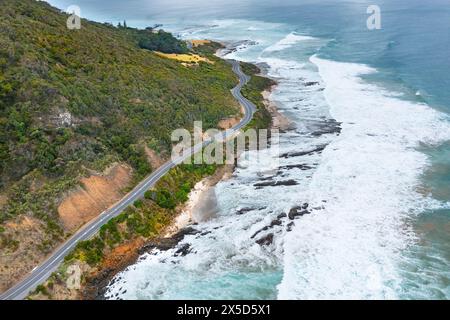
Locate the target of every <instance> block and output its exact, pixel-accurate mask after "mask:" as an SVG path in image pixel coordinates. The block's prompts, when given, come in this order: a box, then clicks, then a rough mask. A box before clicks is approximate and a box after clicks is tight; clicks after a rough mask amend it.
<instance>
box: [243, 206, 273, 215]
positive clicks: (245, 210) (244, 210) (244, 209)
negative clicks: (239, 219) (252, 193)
mask: <svg viewBox="0 0 450 320" xmlns="http://www.w3.org/2000/svg"><path fill="white" fill-rule="evenodd" d="M266 208H267V207H260V208H242V209H239V210H238V211H237V212H236V214H237V215H243V214H245V213H247V212H250V211H253V210H264V209H266Z"/></svg>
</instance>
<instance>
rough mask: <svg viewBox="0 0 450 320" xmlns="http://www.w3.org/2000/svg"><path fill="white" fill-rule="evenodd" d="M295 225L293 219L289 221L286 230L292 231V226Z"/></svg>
mask: <svg viewBox="0 0 450 320" xmlns="http://www.w3.org/2000/svg"><path fill="white" fill-rule="evenodd" d="M294 226H295V223H294V222H293V221H292V222H291V223H289V224H288V225H287V226H286V231H287V232H291V231H292V228H293V227H294Z"/></svg>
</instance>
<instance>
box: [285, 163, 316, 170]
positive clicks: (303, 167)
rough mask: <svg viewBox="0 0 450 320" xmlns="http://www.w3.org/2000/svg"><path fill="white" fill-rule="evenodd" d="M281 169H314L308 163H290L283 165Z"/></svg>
mask: <svg viewBox="0 0 450 320" xmlns="http://www.w3.org/2000/svg"><path fill="white" fill-rule="evenodd" d="M280 169H285V170H291V169H300V170H303V171H305V170H310V169H312V167H310V166H308V165H306V164H290V165H287V166H282V167H280Z"/></svg>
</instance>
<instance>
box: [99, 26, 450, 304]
mask: <svg viewBox="0 0 450 320" xmlns="http://www.w3.org/2000/svg"><path fill="white" fill-rule="evenodd" d="M214 25H215V27H214V28H210V29H208V31H207V32H206V33H204V31H201V32H198V33H196V34H195V35H196V37H198V38H205V37H210V38H214V39H219V40H230V39H231V40H233V41H234V40H236V41H239V40H253V41H257V42H258V43H259V44H258V45H254V46H247V47H245V48H244V47H242V48H241V47H238V48H237V51H236V52H234V53H233V54H232V57H234V58H237V59H240V60H245V61H255V60H256V59H258V57H259V62H264V63H266V64H267V65H268V66H269V75H270V76H272V77H275V78H277V79H278V80H279V86H278V87H277V88H276V90H275V91H274V92H273V93H272V95H271V98H272V99H273V100H274V101H275V102H276V103H277V106H278V107H279V109H280V112H282V113H283V114H284V115H286V116H288V117H289V118H290V119H291V120H293V122H294V123H295V125H296V128H295V129H294V130H292V131H288V132H286V133H283V134H282V135H281V136H280V142H279V149H280V153H281V154H289V153H298V152H301V151H307V150H312V149H314V148H315V147H317V146H324V145H328V146H327V147H326V149H325V150H324V151H323V153H322V154H320V153H312V154H308V155H305V156H299V157H287V158H281V159H280V164H279V166H280V170H278V171H277V172H275V171H271V170H267V172H265V173H261V172H260V170H259V168H255V167H253V166H251V165H250V166H246V165H245V162H244V163H243V165H242V166H240V167H238V168H237V169H236V171H235V173H234V177H233V178H232V179H230V180H227V181H223V182H221V183H219V184H218V186H217V187H216V189H215V192H216V195H217V205H218V208H219V212H218V214H217V217H216V218H215V219H213V220H210V221H207V222H205V223H201V224H199V225H197V226H195V228H196V229H197V230H199V232H200V233H198V234H196V235H189V236H187V237H186V238H185V239H183V241H181V242H180V244H179V245H178V246H177V247H176V248H174V249H171V250H168V251H166V252H160V251H157V250H154V251H152V252H151V253H149V254H146V255H144V256H143V257H141V259H140V261H139V262H138V263H137V264H135V265H133V266H131V267H130V268H129V269H128V270H126V271H124V272H122V273H121V274H119V275H118V277H117V278H116V279H115V283H114V284H112V285H110V286H109V288H108V293H107V297H109V298H123V299H136V298H141V299H161V298H163V299H181V298H184V299H211V298H214V299H220V298H223V299H233V298H234V299H248V298H254V299H263V298H276V297H277V296H278V298H283V299H298V298H306V299H308V298H333V299H337V298H395V297H397V296H398V293H399V292H400V291H401V290H403V288H400V285H401V278H402V275H401V272H402V271H401V268H399V267H398V261H399V260H400V259H402V257H401V256H402V251H403V249H405V248H406V247H407V246H408V245H409V244H410V243H412V242H414V241H415V236H414V234H413V233H412V231H411V230H410V227H409V224H408V221H409V220H408V219H409V217H411V216H412V215H414V214H415V213H417V212H422V211H423V210H424V209H426V208H430V207H434V206H436V207H437V206H439V205H440V204H439V203H435V202H434V201H432V200H430V199H429V198H427V197H426V196H424V195H422V194H420V193H419V192H418V186H419V184H420V181H419V177H420V175H421V173H422V172H423V170H424V168H426V166H427V165H428V159H427V158H426V156H425V155H424V154H422V153H420V152H418V151H417V150H416V147H417V146H418V145H419V143H431V144H434V143H439V142H440V141H443V140H446V139H450V127H449V125H448V122H446V121H444V120H445V119H444V120H443V119H442V118H443V116H442V115H441V114H439V113H438V112H436V111H434V110H433V109H431V108H429V107H428V106H427V105H424V104H420V103H414V102H410V101H405V100H401V99H400V98H401V96H400V95H399V94H396V93H393V92H390V91H388V90H386V89H383V88H381V87H378V86H374V85H371V84H369V83H367V82H365V81H363V80H362V79H361V76H362V75H365V74H369V73H373V72H376V70H374V69H372V68H369V67H367V66H364V65H359V64H349V63H339V62H333V61H328V60H324V59H319V58H317V57H313V58H312V59H311V61H312V63H313V64H314V65H315V66H317V67H318V69H319V71H320V75H319V73H318V72H317V69H316V68H315V66H314V65H313V64H311V63H310V62H308V61H301V62H300V61H297V60H296V58H295V57H294V56H292V58H291V59H290V60H287V59H280V58H276V57H278V56H279V53H278V51H279V50H284V49H286V48H289V47H290V46H296V49H298V46H304V47H306V46H308V45H310V46H313V48H315V47H314V46H315V45H316V44H315V43H316V42H317V43H318V42H320V41H312V40H313V39H314V38H304V37H303V36H299V35H296V34H295V33H290V34H289V35H288V36H287V37H286V38H284V39H282V40H281V41H278V40H279V39H280V38H281V37H282V34H283V33H281V34H280V33H279V32H278V33H277V34H275V33H274V31H273V30H276V28H272V27H270V26H269V27H268V26H267V25H265V24H264V23H262V22H255V21H225V22H223V23H222V22H220V21H219V22H214ZM242 28H249V29H250V30H251V31H250V33H251V34H252V32H254V34H252V35H251V37H249V38H245V37H246V36H247V34H245V33H240V30H242ZM253 28H255V30H253ZM256 29H261V30H263V31H262V32H261V31H260V30H256ZM264 30H266V31H264ZM269 30H272V31H269ZM283 32H284V34H285V33H286V32H285V31H283ZM263 33H264V34H263ZM266 33H267V34H266ZM310 40H311V41H310ZM277 41H278V42H277ZM274 43H275V44H274ZM272 44H273V45H272ZM264 48H269V50H267V49H266V51H265V52H264V54H262V53H263V51H264ZM270 48H271V49H270ZM305 52H311V50H307V51H305ZM228 58H230V56H228ZM307 83H308V85H305V84H307ZM323 90H324V91H323ZM330 113H331V115H330ZM331 116H332V118H335V119H336V120H337V121H340V122H342V128H343V130H342V133H341V134H340V135H339V136H338V135H337V134H336V133H333V132H331V133H324V134H319V135H315V134H313V133H317V132H318V131H320V130H322V128H323V126H324V123H326V122H327V121H329V120H330V118H331ZM272 156H273V155H272V154H270V153H267V154H265V155H263V157H262V158H263V159H266V160H267V162H268V163H269V164H270V163H272V162H271V159H270V157H272ZM299 164H302V165H306V166H310V167H311V169H310V170H300V169H298V168H294V169H290V170H284V169H281V167H283V166H292V165H299ZM270 177H272V178H273V179H274V180H275V181H283V180H290V179H292V180H295V181H297V182H298V185H295V186H277V187H267V188H262V189H256V188H255V186H254V185H255V184H256V183H258V182H261V181H267V180H264V179H268V178H270ZM324 201H326V202H324ZM303 202H308V203H310V207H311V208H314V210H313V214H311V215H305V216H303V217H301V218H299V219H297V220H295V227H294V228H293V229H292V232H286V227H287V225H288V224H289V223H290V222H291V221H290V220H288V219H285V220H283V223H282V225H280V226H274V227H273V228H270V229H269V230H265V231H262V232H261V233H259V234H258V236H255V237H253V238H252V236H254V235H255V233H256V232H257V231H259V230H261V229H262V228H264V227H266V226H268V225H270V224H271V222H272V221H274V219H276V218H277V216H278V215H279V214H280V213H282V212H285V213H286V212H289V210H290V208H292V207H293V206H296V205H299V204H302V203H303ZM243 208H251V209H253V210H250V211H248V212H246V213H244V214H240V215H239V214H236V213H237V212H238V211H239V210H240V209H243ZM270 233H273V235H274V239H273V243H272V244H271V245H269V246H260V245H258V244H256V243H255V242H256V240H258V239H260V238H261V237H264V236H266V235H268V234H270ZM186 245H189V250H190V253H189V254H187V255H186V256H180V255H179V254H177V251H178V250H179V249H180V248H182V247H183V246H186ZM125 291H126V292H125Z"/></svg>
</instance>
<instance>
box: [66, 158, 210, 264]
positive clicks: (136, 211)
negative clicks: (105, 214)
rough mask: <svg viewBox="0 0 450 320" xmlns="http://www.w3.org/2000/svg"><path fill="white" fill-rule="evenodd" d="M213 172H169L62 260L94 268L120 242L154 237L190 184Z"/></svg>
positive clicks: (196, 168)
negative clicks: (143, 196) (140, 197)
mask: <svg viewBox="0 0 450 320" xmlns="http://www.w3.org/2000/svg"><path fill="white" fill-rule="evenodd" d="M215 171H216V166H213V165H186V164H184V165H180V166H179V167H176V168H174V169H172V170H171V171H170V172H169V173H168V174H167V175H165V176H164V177H163V178H162V179H161V180H160V181H159V182H158V183H157V185H156V186H155V188H154V189H153V190H150V191H148V192H147V193H146V194H145V198H144V199H142V200H138V201H136V202H135V203H134V206H133V207H129V208H128V209H126V210H125V211H124V212H123V213H121V214H120V215H119V216H117V217H116V218H114V219H112V220H110V221H109V222H108V223H107V224H105V225H104V226H102V227H101V229H100V232H99V234H98V235H97V236H96V237H94V238H93V239H92V240H88V241H83V242H80V243H79V244H78V246H77V248H76V249H75V250H74V251H73V252H72V253H71V254H70V255H69V256H67V257H66V259H65V261H66V262H70V261H73V260H79V261H83V262H86V263H88V264H89V265H91V266H97V265H98V264H99V263H100V262H102V260H103V258H104V255H105V252H107V251H108V250H111V249H113V248H114V247H116V246H117V245H120V244H121V243H123V242H124V241H127V240H132V239H135V238H136V237H144V238H146V239H149V238H154V237H157V236H158V235H159V234H160V232H161V230H162V229H163V228H164V227H166V226H167V225H169V224H170V222H172V220H173V218H174V217H175V216H176V210H175V208H176V206H178V205H180V204H182V203H184V202H186V201H187V200H188V195H189V192H190V191H191V189H192V188H193V187H194V185H195V184H196V183H197V182H198V181H200V180H201V179H202V178H204V177H206V176H209V175H211V174H213V173H214V172H215ZM180 181H183V183H180ZM154 199H155V200H154Z"/></svg>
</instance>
